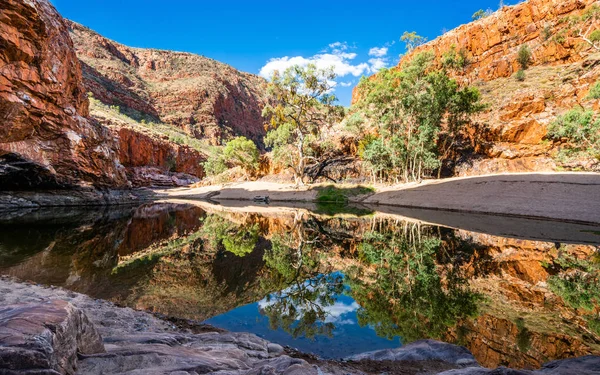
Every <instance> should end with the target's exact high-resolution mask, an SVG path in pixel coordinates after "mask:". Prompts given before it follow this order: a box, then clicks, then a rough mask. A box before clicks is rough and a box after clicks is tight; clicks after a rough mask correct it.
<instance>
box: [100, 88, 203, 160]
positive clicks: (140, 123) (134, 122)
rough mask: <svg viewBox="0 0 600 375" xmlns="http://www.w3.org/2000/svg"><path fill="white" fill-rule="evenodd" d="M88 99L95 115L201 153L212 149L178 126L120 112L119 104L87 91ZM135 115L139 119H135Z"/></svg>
mask: <svg viewBox="0 0 600 375" xmlns="http://www.w3.org/2000/svg"><path fill="white" fill-rule="evenodd" d="M88 99H89V102H90V112H92V113H93V114H94V116H96V117H99V118H105V119H108V120H112V121H114V120H117V121H121V122H123V123H125V124H127V125H130V126H134V127H139V128H140V129H143V130H145V131H147V132H149V133H150V134H153V135H156V136H159V137H167V138H168V139H169V140H170V141H171V142H174V143H177V144H179V145H184V146H188V147H190V148H193V149H194V150H196V151H198V152H201V153H207V152H210V151H211V150H212V149H213V146H210V145H209V144H208V143H207V142H206V141H203V140H199V139H196V138H194V137H192V136H190V135H188V134H186V133H185V132H184V131H183V130H181V129H180V128H178V127H175V126H173V125H169V124H163V123H159V122H154V120H152V119H147V118H144V117H142V118H140V116H134V115H132V114H127V113H124V112H122V109H121V107H120V106H116V105H111V106H108V105H106V104H104V103H102V102H101V101H99V100H97V99H95V98H94V96H93V94H92V93H91V92H88ZM136 117H137V118H138V119H139V120H138V119H136Z"/></svg>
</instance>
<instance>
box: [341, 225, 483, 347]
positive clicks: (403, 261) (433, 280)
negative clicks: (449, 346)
mask: <svg viewBox="0 0 600 375" xmlns="http://www.w3.org/2000/svg"><path fill="white" fill-rule="evenodd" d="M390 224H391V223H387V225H381V226H379V228H377V229H373V230H372V231H370V232H367V233H365V235H364V236H363V239H362V241H361V243H360V245H359V247H358V249H359V256H360V258H361V260H362V261H363V262H364V265H365V266H371V267H372V268H373V269H374V270H373V271H372V273H371V274H364V271H363V270H357V274H356V276H355V277H350V278H349V284H350V288H351V289H352V295H353V297H354V298H355V299H356V300H357V302H359V304H360V305H361V308H360V309H359V311H358V319H359V324H361V325H362V326H365V325H370V326H373V327H374V328H375V330H376V332H377V334H378V335H380V336H383V337H388V338H392V337H394V336H401V337H402V338H403V340H404V342H410V341H414V340H417V339H422V338H438V339H439V338H441V337H442V336H443V335H444V333H446V332H447V330H448V328H450V327H452V326H454V325H455V324H456V323H457V322H458V321H459V320H460V319H462V318H465V317H468V316H474V315H476V314H477V311H478V308H477V304H478V302H479V301H480V299H481V296H480V295H478V294H476V293H473V292H472V291H470V289H469V287H468V284H467V280H466V279H465V278H464V277H462V275H461V272H460V268H459V267H458V265H457V264H454V261H455V260H456V259H457V258H459V256H457V255H459V254H457V255H455V256H452V255H451V254H448V253H445V249H444V246H442V244H443V242H442V238H441V237H440V233H439V232H437V231H434V230H433V228H429V227H421V226H420V225H419V224H414V223H407V222H403V223H399V224H393V225H390ZM440 258H445V263H443V264H442V263H439V262H438V261H437V260H438V259H440ZM361 274H362V275H361Z"/></svg>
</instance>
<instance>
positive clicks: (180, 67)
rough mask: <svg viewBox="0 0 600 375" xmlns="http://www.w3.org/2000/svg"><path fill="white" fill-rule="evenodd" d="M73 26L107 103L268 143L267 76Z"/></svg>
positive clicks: (220, 135)
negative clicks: (265, 116) (131, 44)
mask: <svg viewBox="0 0 600 375" xmlns="http://www.w3.org/2000/svg"><path fill="white" fill-rule="evenodd" d="M70 29H71V37H72V39H73V41H74V43H75V48H76V50H77V56H78V57H79V59H80V60H81V62H82V65H83V72H84V81H85V86H86V90H89V91H91V92H92V93H93V95H94V97H95V98H97V99H99V100H100V101H102V102H103V103H105V104H108V105H115V106H119V107H120V109H121V110H122V111H123V112H125V113H127V114H129V115H131V116H133V117H138V118H146V119H148V120H151V121H156V122H164V123H168V124H171V125H175V126H177V127H179V128H182V129H183V130H184V131H185V132H186V133H188V134H189V135H191V136H193V137H195V138H200V139H202V138H204V139H208V140H209V141H210V142H211V143H213V144H218V143H220V142H221V140H222V139H226V138H228V137H231V136H235V135H243V136H246V137H248V138H250V139H253V140H254V141H255V142H257V143H258V144H259V145H262V142H263V140H262V138H263V136H264V135H265V129H264V127H263V122H264V121H263V118H262V115H261V112H262V107H263V105H264V101H265V89H266V81H265V80H264V79H262V78H260V77H258V76H256V75H253V74H248V73H242V72H239V71H237V70H235V69H234V68H232V67H231V66H228V65H226V64H223V63H220V62H217V61H215V60H212V59H209V58H206V57H203V56H199V55H194V54H191V53H182V52H172V51H161V50H155V49H141V48H131V47H127V46H124V45H122V44H119V43H116V42H113V41H111V40H109V39H107V38H104V37H103V36H101V35H99V34H97V33H95V32H93V31H91V30H90V29H88V28H86V27H83V26H81V25H79V24H77V23H74V22H71V23H70Z"/></svg>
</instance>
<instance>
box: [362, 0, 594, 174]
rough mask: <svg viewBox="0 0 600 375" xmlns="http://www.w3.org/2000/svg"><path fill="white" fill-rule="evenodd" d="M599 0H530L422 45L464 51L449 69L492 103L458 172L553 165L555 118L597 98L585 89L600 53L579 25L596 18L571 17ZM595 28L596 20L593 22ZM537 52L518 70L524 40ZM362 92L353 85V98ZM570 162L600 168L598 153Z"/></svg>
mask: <svg viewBox="0 0 600 375" xmlns="http://www.w3.org/2000/svg"><path fill="white" fill-rule="evenodd" d="M593 6H597V2H596V1H595V0H528V1H525V2H523V3H520V4H518V5H515V6H510V7H504V8H502V9H501V10H499V11H498V12H496V13H494V14H492V15H491V16H488V17H485V18H483V19H481V20H478V21H475V22H472V23H469V24H466V25H462V26H460V27H458V28H456V29H454V30H451V31H449V32H447V33H445V34H444V35H442V36H440V37H438V38H437V39H435V40H433V41H431V42H429V43H427V44H425V45H423V46H421V47H418V48H416V49H415V51H414V52H412V53H409V54H408V55H407V56H406V57H404V58H403V59H402V60H401V61H400V64H399V65H398V67H399V68H400V67H401V66H402V64H404V63H405V62H407V61H409V60H410V59H411V58H412V57H414V56H415V54H418V53H421V52H424V51H430V52H433V53H434V55H435V64H436V65H437V66H439V67H441V62H442V59H443V56H444V54H446V53H448V52H450V51H451V50H452V49H454V51H455V52H457V53H458V52H459V51H464V53H465V54H466V57H467V61H468V64H467V65H466V66H465V67H464V68H461V69H455V70H452V71H451V72H450V73H451V75H453V76H454V77H455V78H456V79H457V80H458V81H459V82H460V83H462V84H469V85H472V86H475V87H478V88H479V90H480V91H481V93H482V99H483V101H484V102H485V103H487V104H489V108H488V110H486V111H485V112H484V113H482V114H481V115H478V116H477V117H476V118H475V120H474V124H472V125H471V126H469V127H468V129H467V131H466V139H467V140H468V142H467V144H468V145H469V146H468V147H466V150H465V151H463V152H459V153H457V154H456V155H453V156H451V158H452V159H453V161H454V162H456V163H457V165H456V168H455V171H454V173H455V174H457V175H461V176H465V175H481V174H487V173H499V172H526V171H552V170H555V169H556V167H557V164H556V161H555V160H554V158H553V157H552V156H554V155H555V154H556V152H557V150H558V148H559V147H560V144H559V143H558V142H551V141H547V140H546V138H545V137H546V134H547V128H548V125H549V124H550V123H551V122H552V121H553V120H554V119H555V118H556V116H557V115H560V114H562V113H564V112H566V111H567V110H570V109H572V108H574V107H577V106H579V105H581V104H585V105H587V106H590V107H594V108H597V106H598V104H597V101H590V102H589V103H588V102H587V101H586V99H585V97H586V96H587V94H588V91H589V89H590V87H591V85H592V84H593V83H595V82H596V81H597V79H598V77H599V76H600V64H598V62H599V61H600V55H599V54H598V52H597V50H596V49H594V48H592V47H591V46H590V45H589V44H588V43H586V42H585V41H584V40H583V39H581V38H578V37H577V32H576V31H577V30H584V31H585V30H586V29H587V28H588V27H589V26H590V25H591V24H592V23H593V22H595V21H593V20H589V19H588V20H587V21H581V20H579V21H578V22H577V23H576V24H575V25H570V24H569V20H568V18H569V17H573V16H581V15H582V14H584V13H585V12H588V11H590V10H591V9H592V7H593ZM593 29H594V28H592V30H593ZM523 45H527V46H528V47H529V48H530V50H531V52H532V59H531V61H530V67H529V68H528V69H527V70H526V71H525V75H526V79H525V81H523V82H519V81H518V80H517V79H516V78H514V74H515V73H516V72H517V71H518V70H519V69H520V66H519V63H518V61H517V56H518V51H519V49H520V48H521V46H523ZM360 97H361V94H360V92H359V91H358V90H356V89H355V90H354V94H353V102H357V101H359V100H360ZM564 167H568V168H575V167H579V168H582V169H588V170H597V169H598V168H599V166H598V163H597V161H595V160H576V161H573V162H570V164H569V165H565V166H564Z"/></svg>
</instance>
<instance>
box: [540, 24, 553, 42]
mask: <svg viewBox="0 0 600 375" xmlns="http://www.w3.org/2000/svg"><path fill="white" fill-rule="evenodd" d="M551 37H552V28H550V26H545V27H544V30H542V38H544V41H547V40H549V39H550V38H551Z"/></svg>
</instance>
